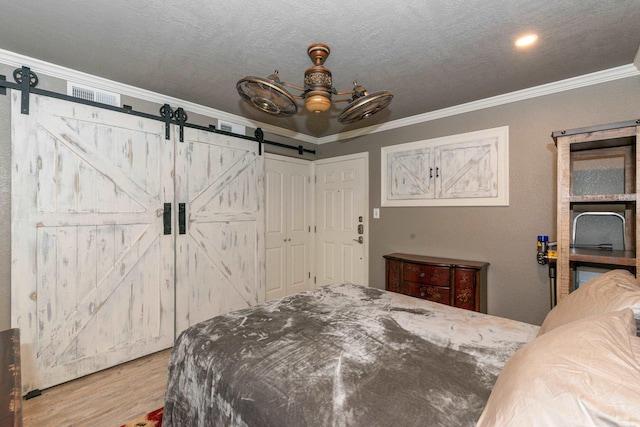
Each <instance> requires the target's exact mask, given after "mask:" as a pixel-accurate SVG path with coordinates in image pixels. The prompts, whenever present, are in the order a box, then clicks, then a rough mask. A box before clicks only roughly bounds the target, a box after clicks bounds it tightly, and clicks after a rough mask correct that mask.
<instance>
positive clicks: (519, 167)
mask: <svg viewBox="0 0 640 427" xmlns="http://www.w3.org/2000/svg"><path fill="white" fill-rule="evenodd" d="M391 108H393V107H391ZM637 118H640V77H632V78H627V79H622V80H617V81H614V82H608V83H603V84H599V85H595V86H590V87H586V88H580V89H574V90H571V91H567V92H562V93H558V94H553V95H547V96H543V97H538V98H533V99H530V100H526V101H520V102H515V103H511V104H507V105H503V106H499V107H493V108H487V109H484V110H480V111H475V112H471V113H466V114H460V115H458V116H453V117H448V118H443V119H439V120H434V121H430V122H426V123H422V124H417V125H413V126H408V127H405V128H402V129H396V130H390V131H386V132H381V133H376V134H372V135H368V136H363V137H359V138H354V139H352V140H349V141H344V142H335V143H331V144H323V145H321V146H319V150H318V155H319V157H320V158H327V157H334V156H339V155H344V154H352V153H358V152H364V151H368V152H369V189H370V190H369V206H370V208H371V209H370V212H369V219H370V227H369V230H370V236H369V239H370V240H369V262H370V267H369V281H370V284H371V286H374V287H377V288H383V287H384V260H383V258H382V256H383V255H385V254H387V253H392V252H406V253H414V254H425V255H431V256H441V257H451V258H461V259H467V260H477V261H487V262H489V263H490V264H491V265H490V266H489V273H488V282H489V283H488V310H489V313H490V314H494V315H498V316H504V317H508V318H512V319H517V320H521V321H525V322H529V323H535V324H540V323H541V322H542V320H543V319H544V316H545V315H546V313H547V312H548V311H549V304H550V299H549V298H550V297H549V280H548V268H547V267H546V266H540V265H538V264H537V262H536V238H537V236H538V235H541V234H546V235H549V238H550V240H555V236H556V231H555V228H556V226H555V207H556V199H555V197H556V191H555V187H556V171H555V167H556V149H555V146H554V143H553V140H552V138H551V136H550V135H551V132H553V131H556V130H562V129H572V128H579V127H585V126H593V125H597V124H605V123H612V122H618V121H626V120H632V119H637ZM505 125H507V126H509V196H510V202H509V206H508V207H383V208H381V209H380V219H373V217H372V212H371V211H372V208H374V207H380V148H381V147H384V146H388V145H394V144H400V143H405V142H411V141H418V140H424V139H431V138H437V137H442V136H448V135H455V134H458V133H463V132H471V131H477V130H481V129H488V128H493V127H498V126H505Z"/></svg>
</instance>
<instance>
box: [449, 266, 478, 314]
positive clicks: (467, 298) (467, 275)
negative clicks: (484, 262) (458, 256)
mask: <svg viewBox="0 0 640 427" xmlns="http://www.w3.org/2000/svg"><path fill="white" fill-rule="evenodd" d="M454 286H455V297H454V298H455V301H454V304H455V306H456V307H460V308H465V309H467V310H475V309H476V271H475V270H465V269H461V268H456V271H455V281H454Z"/></svg>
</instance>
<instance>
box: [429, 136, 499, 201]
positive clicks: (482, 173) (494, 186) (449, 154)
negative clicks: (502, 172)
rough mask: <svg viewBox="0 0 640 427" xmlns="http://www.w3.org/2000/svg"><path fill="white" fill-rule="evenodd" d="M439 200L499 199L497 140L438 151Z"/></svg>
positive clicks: (465, 144)
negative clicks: (497, 197) (467, 198)
mask: <svg viewBox="0 0 640 427" xmlns="http://www.w3.org/2000/svg"><path fill="white" fill-rule="evenodd" d="M435 151H436V155H435V157H436V164H437V165H438V178H437V179H436V197H438V198H441V199H443V198H466V197H469V198H475V197H496V196H497V195H498V146H497V139H495V138H489V139H487V140H483V141H474V142H472V143H463V144H452V145H446V146H442V147H438V148H436V150H435Z"/></svg>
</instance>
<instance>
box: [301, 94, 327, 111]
mask: <svg viewBox="0 0 640 427" xmlns="http://www.w3.org/2000/svg"><path fill="white" fill-rule="evenodd" d="M304 106H305V108H306V109H307V110H309V111H311V112H312V113H315V114H320V113H324V112H325V111H327V110H329V108H331V93H327V92H325V91H311V92H308V93H307V94H306V95H305V96H304Z"/></svg>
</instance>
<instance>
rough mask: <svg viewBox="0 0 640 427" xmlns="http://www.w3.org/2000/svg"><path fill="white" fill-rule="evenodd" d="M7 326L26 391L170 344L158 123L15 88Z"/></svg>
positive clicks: (165, 147)
mask: <svg viewBox="0 0 640 427" xmlns="http://www.w3.org/2000/svg"><path fill="white" fill-rule="evenodd" d="M11 98H12V112H11V117H12V129H13V137H12V191H11V194H12V200H11V203H12V249H11V250H12V272H11V277H12V279H11V280H12V287H11V289H12V291H11V303H12V307H11V315H12V326H13V327H18V328H20V334H21V357H22V363H23V369H22V386H23V392H27V391H30V390H35V389H41V388H45V387H49V386H52V385H55V384H59V383H62V382H64V381H67V380H70V379H73V378H77V377H79V376H82V375H86V374H89V373H92V372H95V371H97V370H100V369H104V368H107V367H110V366H113V365H116V364H118V363H122V362H124V361H128V360H131V359H134V358H136V357H140V356H143V355H146V354H149V353H152V352H155V351H158V350H161V349H165V348H168V347H170V346H171V345H172V344H173V339H174V324H173V323H174V288H173V285H174V281H173V280H174V279H173V278H174V261H173V260H174V242H173V236H165V235H163V223H162V209H163V204H164V203H165V202H171V201H172V200H173V192H174V190H173V179H172V177H171V170H172V168H173V155H174V151H173V142H172V141H167V140H165V138H164V126H163V123H161V122H158V121H152V120H147V119H142V118H139V117H133V116H128V115H126V114H119V113H115V112H111V111H108V110H103V109H98V108H93V107H88V106H83V105H80V104H76V103H70V102H66V101H61V100H57V99H52V98H46V97H40V96H34V95H31V102H30V113H29V114H28V115H23V114H21V113H20V93H19V92H16V91H12V94H11Z"/></svg>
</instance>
